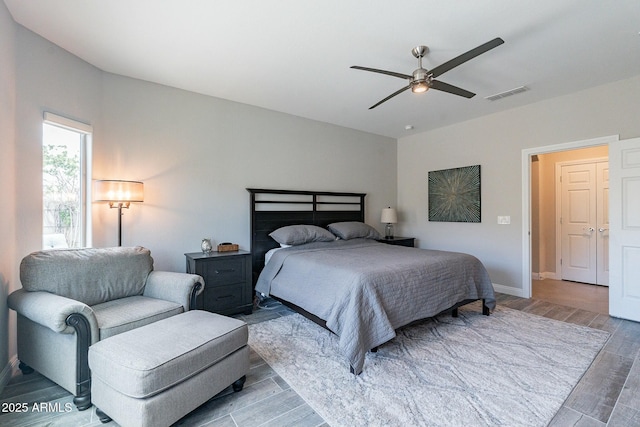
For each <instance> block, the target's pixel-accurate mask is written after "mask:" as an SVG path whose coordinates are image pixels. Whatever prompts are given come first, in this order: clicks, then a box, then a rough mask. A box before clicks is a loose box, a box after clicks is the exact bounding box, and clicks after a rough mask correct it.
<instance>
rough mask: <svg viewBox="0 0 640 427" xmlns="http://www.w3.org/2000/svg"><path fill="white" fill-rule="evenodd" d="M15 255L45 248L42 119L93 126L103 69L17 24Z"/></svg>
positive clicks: (98, 114)
mask: <svg viewBox="0 0 640 427" xmlns="http://www.w3.org/2000/svg"><path fill="white" fill-rule="evenodd" d="M16 35H17V37H16V59H17V60H16V83H17V84H16V161H17V163H16V164H17V170H16V178H17V179H16V194H18V199H17V211H18V218H17V222H16V232H17V234H18V236H20V238H19V239H18V241H17V246H16V256H17V257H18V259H17V261H18V262H19V261H20V259H22V257H23V256H24V255H26V254H28V253H30V252H32V251H35V250H39V249H42V237H41V234H42V120H43V112H44V111H50V112H53V113H56V114H59V115H62V116H66V117H69V118H72V119H76V120H78V121H80V122H85V123H89V124H94V123H99V120H100V117H101V105H100V101H101V93H102V87H101V83H102V80H101V75H102V73H101V71H100V70H98V69H97V68H95V67H93V66H91V65H89V64H87V63H86V62H84V61H82V60H81V59H80V58H78V57H76V56H74V55H71V54H70V53H69V52H67V51H66V50H63V49H61V48H59V47H58V46H56V45H54V44H53V43H50V42H49V41H47V40H45V39H43V38H42V37H40V36H38V35H36V34H35V33H33V32H31V31H29V30H27V29H25V28H24V27H22V26H20V25H17V34H16Z"/></svg>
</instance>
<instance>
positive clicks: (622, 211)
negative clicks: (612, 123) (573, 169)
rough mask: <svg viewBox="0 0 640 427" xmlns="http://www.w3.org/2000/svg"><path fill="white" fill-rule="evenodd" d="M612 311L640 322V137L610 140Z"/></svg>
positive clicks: (610, 304) (610, 275)
mask: <svg viewBox="0 0 640 427" xmlns="http://www.w3.org/2000/svg"><path fill="white" fill-rule="evenodd" d="M609 167H610V169H609V172H610V197H611V207H612V209H611V217H610V226H609V228H610V231H611V234H610V238H609V257H610V258H609V260H610V266H611V271H610V274H609V314H610V315H611V316H615V317H622V318H624V319H629V320H634V321H636V322H640V138H634V139H628V140H624V141H615V142H610V143H609Z"/></svg>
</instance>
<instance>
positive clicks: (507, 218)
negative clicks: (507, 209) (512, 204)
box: [498, 215, 511, 225]
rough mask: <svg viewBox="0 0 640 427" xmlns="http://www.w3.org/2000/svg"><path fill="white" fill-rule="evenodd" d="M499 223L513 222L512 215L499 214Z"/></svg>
mask: <svg viewBox="0 0 640 427" xmlns="http://www.w3.org/2000/svg"><path fill="white" fill-rule="evenodd" d="M498 224H501V225H506V224H511V217H510V216H509V215H506V216H498Z"/></svg>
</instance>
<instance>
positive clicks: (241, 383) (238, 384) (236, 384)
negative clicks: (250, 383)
mask: <svg viewBox="0 0 640 427" xmlns="http://www.w3.org/2000/svg"><path fill="white" fill-rule="evenodd" d="M246 380H247V376H246V375H243V376H242V378H240V379H239V380H237V381H236V382H234V383H233V384H232V386H233V391H235V392H238V391H241V390H242V387H244V382H245V381H246Z"/></svg>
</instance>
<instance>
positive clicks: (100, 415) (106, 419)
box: [96, 407, 111, 424]
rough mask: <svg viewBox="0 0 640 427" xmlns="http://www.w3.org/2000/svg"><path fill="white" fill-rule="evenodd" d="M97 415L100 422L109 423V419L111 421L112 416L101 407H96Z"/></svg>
mask: <svg viewBox="0 0 640 427" xmlns="http://www.w3.org/2000/svg"><path fill="white" fill-rule="evenodd" d="M96 415H97V416H98V418H99V419H100V422H101V423H102V424H105V423H108V422H109V421H111V417H110V416H109V415H107V414H105V413H104V412H102V411H101V410H100V409H99V408H97V407H96Z"/></svg>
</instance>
